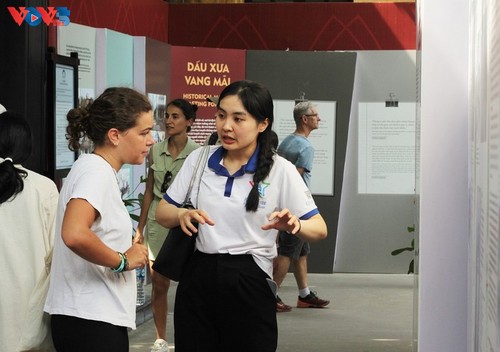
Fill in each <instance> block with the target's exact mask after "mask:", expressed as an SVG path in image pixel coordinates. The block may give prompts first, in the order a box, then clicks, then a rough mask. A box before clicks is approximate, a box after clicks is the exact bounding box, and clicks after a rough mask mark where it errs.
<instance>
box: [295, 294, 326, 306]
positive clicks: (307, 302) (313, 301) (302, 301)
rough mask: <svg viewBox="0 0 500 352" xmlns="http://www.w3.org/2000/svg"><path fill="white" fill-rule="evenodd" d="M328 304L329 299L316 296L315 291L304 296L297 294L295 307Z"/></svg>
mask: <svg viewBox="0 0 500 352" xmlns="http://www.w3.org/2000/svg"><path fill="white" fill-rule="evenodd" d="M329 304H330V301H327V300H324V299H321V298H319V297H318V296H316V292H312V291H311V293H309V294H308V295H307V296H306V297H305V298H302V297H300V296H299V299H298V300H297V308H323V307H326V306H327V305H329Z"/></svg>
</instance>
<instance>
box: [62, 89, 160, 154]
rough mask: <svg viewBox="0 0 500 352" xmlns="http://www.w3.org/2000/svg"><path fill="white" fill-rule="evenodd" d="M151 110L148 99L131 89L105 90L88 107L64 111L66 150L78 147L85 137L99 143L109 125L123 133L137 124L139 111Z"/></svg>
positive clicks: (99, 144)
mask: <svg viewBox="0 0 500 352" xmlns="http://www.w3.org/2000/svg"><path fill="white" fill-rule="evenodd" d="M151 110H153V108H152V106H151V103H150V102H149V100H148V98H147V97H146V96H144V95H143V94H141V93H139V92H137V91H136V90H134V89H131V88H126V87H112V88H108V89H106V90H105V91H104V92H103V93H102V94H101V95H100V96H99V97H98V98H97V99H96V100H94V101H93V102H91V103H89V104H88V105H87V106H82V107H79V108H75V109H71V110H70V111H69V112H68V114H67V120H68V127H66V138H67V139H68V145H69V149H71V150H78V149H79V148H80V141H81V138H82V137H84V136H87V137H88V138H89V139H90V140H92V142H94V145H96V146H101V145H103V144H104V142H105V140H106V135H107V133H108V131H109V130H110V129H111V128H116V129H117V130H118V131H120V132H123V131H126V130H128V129H130V128H132V127H134V126H135V125H136V123H137V118H138V117H139V115H140V114H141V113H144V112H148V111H151Z"/></svg>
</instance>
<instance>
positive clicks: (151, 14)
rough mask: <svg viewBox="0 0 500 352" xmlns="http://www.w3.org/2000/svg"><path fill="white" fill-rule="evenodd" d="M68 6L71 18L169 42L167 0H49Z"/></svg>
mask: <svg viewBox="0 0 500 352" xmlns="http://www.w3.org/2000/svg"><path fill="white" fill-rule="evenodd" d="M49 5H50V6H65V7H67V8H68V9H69V10H70V12H71V14H70V16H69V18H70V21H71V22H74V23H78V24H83V25H85V26H90V27H94V28H108V29H112V30H114V31H117V32H121V33H126V34H129V35H134V36H144V37H148V38H152V39H156V40H160V41H163V42H168V28H167V22H168V12H169V9H168V4H167V2H165V1H163V0H105V1H102V0H85V1H82V0H49Z"/></svg>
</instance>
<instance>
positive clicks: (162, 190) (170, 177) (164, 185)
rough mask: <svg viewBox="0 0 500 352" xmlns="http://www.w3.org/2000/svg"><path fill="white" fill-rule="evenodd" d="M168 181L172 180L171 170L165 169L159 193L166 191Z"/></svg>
mask: <svg viewBox="0 0 500 352" xmlns="http://www.w3.org/2000/svg"><path fill="white" fill-rule="evenodd" d="M170 181H172V172H171V171H167V173H166V174H165V177H163V183H162V184H161V188H160V191H161V193H165V192H166V191H167V189H168V186H169V183H170Z"/></svg>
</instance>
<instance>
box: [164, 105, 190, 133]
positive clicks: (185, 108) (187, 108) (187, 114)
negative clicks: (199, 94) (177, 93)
mask: <svg viewBox="0 0 500 352" xmlns="http://www.w3.org/2000/svg"><path fill="white" fill-rule="evenodd" d="M170 105H173V106H175V107H178V108H179V109H181V110H182V112H183V113H184V116H185V117H186V120H193V123H194V121H195V120H196V111H198V105H196V104H191V103H190V102H188V101H187V100H184V99H174V100H172V101H171V102H170V103H168V104H167V108H168V107H169V106H170ZM165 116H167V115H166V112H165ZM187 131H188V132H189V131H191V126H188V127H187Z"/></svg>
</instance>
